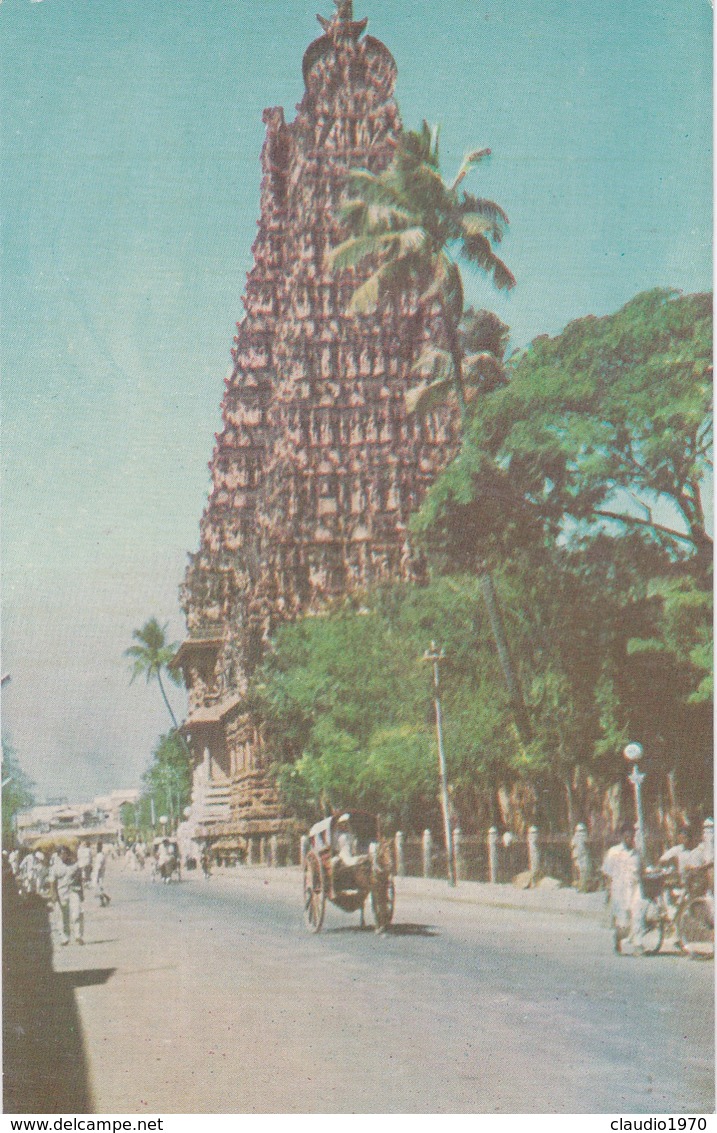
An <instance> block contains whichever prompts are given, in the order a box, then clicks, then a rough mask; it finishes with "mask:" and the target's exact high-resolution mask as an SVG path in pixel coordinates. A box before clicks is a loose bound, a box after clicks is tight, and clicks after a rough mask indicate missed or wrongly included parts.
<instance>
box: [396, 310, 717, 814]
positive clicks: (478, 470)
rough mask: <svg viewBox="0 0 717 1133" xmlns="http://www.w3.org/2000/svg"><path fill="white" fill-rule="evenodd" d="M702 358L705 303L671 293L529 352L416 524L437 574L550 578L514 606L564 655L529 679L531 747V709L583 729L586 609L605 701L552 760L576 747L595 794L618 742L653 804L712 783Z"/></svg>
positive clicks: (581, 324) (572, 329)
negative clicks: (645, 753) (635, 755)
mask: <svg viewBox="0 0 717 1133" xmlns="http://www.w3.org/2000/svg"><path fill="white" fill-rule="evenodd" d="M711 358H712V346H711V303H710V301H709V297H707V296H701V295H697V296H687V297H680V296H677V295H676V294H675V293H670V292H664V291H654V292H648V293H646V294H644V295H640V296H637V297H636V299H634V300H632V301H631V302H630V303H628V304H627V305H626V306H625V307H624V308H623V309H622V310H621V311H619V312H618V313H617V314H616V315H612V316H608V317H606V318H603V319H594V318H587V319H581V320H578V322H576V323H573V324H571V325H570V326H569V327H568V328H566V330H565V331H564V332H563V333H562V334H561V335H559V336H557V338H555V339H547V338H543V339H539V340H537V341H536V342H535V343H533V344H532V346H531V347H530V348H529V349H528V350H527V351H525V352H524V353H523V354H522V355H521V356H520V357H519V358H517V359H514V360H512V361H511V362H510V363H509V364H508V367H507V372H508V376H509V380H508V381H507V382H506V383H505V384H504V385H501V386H499V387H496V388H495V389H494V390H492V391H490V392H489V393H488V394H487V395H486V396H485V397H483V398H481V399H479V400H477V401H476V403H475V407H474V412H473V415H472V420H471V424H470V437H471V441H472V443H471V444H468V445H464V446H463V449H462V451H461V452H460V454H459V456H458V458H457V459H456V461H454V463H453V464H452V465H451V466H450V467H449V468H448V469H447V470H446V472H445V473H444V474H443V475H442V476H441V477H440V478H439V479H438V481H437V482H436V484H435V485H434V487H433V488H432V489H431V491H430V493H429V495H428V498H427V500H426V502H425V504H424V506H423V508H422V510H421V513H420V514H419V515H418V516H417V517H415V518H414V523H413V527H414V533H415V534H416V536H417V537H418V538H419V540H421V541H422V542H423V543H424V545H425V546H426V547H427V548H428V549H429V551H430V553H431V555H432V559H433V562H434V565H435V567H436V568H437V569H438V570H439V571H444V572H448V573H453V572H463V571H475V570H478V569H480V567H481V566H482V565H483V564H485V563H487V564H488V565H492V566H493V567H497V566H498V565H499V564H504V565H506V566H507V570H508V574H510V566H511V564H516V565H517V564H518V563H519V562H521V561H524V562H525V563H527V564H529V569H530V571H531V572H532V574H533V577H534V579H535V580H536V582H539V581H540V579H543V580H544V585H543V586H542V587H541V588H540V589H537V590H536V592H535V594H534V597H533V598H528V600H527V604H526V605H525V606H524V607H523V616H526V617H528V618H529V619H537V620H538V621H545V619H546V617H547V618H548V623H549V624H548V625H547V626H546V627H544V629H545V634H544V637H547V640H548V641H552V642H553V643H557V646H558V649H557V653H558V657H557V658H556V656H555V652H556V648H555V644H553V645H552V646H551V647H550V650H549V651H548V652H547V653H546V652H545V651H544V652H543V659H545V657H546V656H548V655H549V654H550V652H552V654H553V657H552V660H551V663H550V665H549V666H548V669H547V671H546V672H544V673H543V672H541V667H540V664H539V663H538V659H536V658H533V660H532V661H531V664H530V665H529V666H527V667H526V666H525V664H523V665H522V670H523V683H524V687H525V688H526V689H528V690H529V691H528V698H529V700H530V701H531V718H532V720H533V725H534V729H535V731H536V737H537V738H539V737H540V736H541V735H543V734H545V736H546V741H547V737H548V736H549V730H548V732H547V733H545V728H544V722H541V720H540V718H539V717H540V713H539V711H538V708H539V705H540V704H544V703H548V704H549V703H551V702H552V705H553V708H552V711H551V713H550V717H551V718H552V720H553V722H554V724H555V725H557V722H558V721H560V720H562V721H563V723H562V724H561V730H564V721H565V719H566V718H567V719H569V720H572V721H573V722H574V723H576V722H577V721H578V720H579V719H580V718H581V717H582V718H583V719H584V720H585V721H586V723H587V724H590V721H591V719H592V713H591V712H588V713H587V715H586V714H585V710H584V701H585V697H584V695H583V689H581V687H580V686H581V681H586V682H587V677H586V674H585V673H584V666H583V665H581V664H580V663H579V657H577V656H574V657H573V658H572V660H570V657H571V650H570V649H569V648H568V644H569V642H570V640H571V639H572V634H573V633H574V630H571V629H570V623H571V621H573V622H574V620H575V614H576V612H577V610H578V609H579V606H578V604H580V605H582V606H583V607H584V606H586V605H587V608H588V609H590V608H592V609H593V610H594V614H595V616H594V617H592V628H590V630H589V634H588V637H587V638H585V636H584V635H583V644H584V646H585V647H586V648H587V649H591V650H592V652H593V653H596V655H597V656H598V657H599V658H600V661H601V664H600V666H599V667H598V670H597V671H595V670H594V669H593V671H592V672H591V674H590V677H589V682H587V683H592V685H593V688H594V689H595V690H596V691H597V692H599V696H600V698H601V703H602V710H601V714H600V720H599V723H600V728H599V730H598V732H597V734H593V735H591V734H590V728H591V727H592V724H590V727H588V729H587V731H586V732H584V738H583V739H582V740H581V741H580V742H578V741H579V737H580V733H581V731H583V729H580V728H579V729H578V731H577V732H576V731H575V729H574V728H571V729H570V730H569V733H570V732H572V739H571V741H570V743H569V744H566V743H565V742H563V741H562V740H561V739H560V737H559V736H557V735H554V736H553V738H552V739H551V740H550V741H549V742H546V743H545V745H544V750H545V752H546V754H548V753H550V752H551V751H552V752H553V758H554V759H556V758H557V754H558V753H559V752H560V751H561V750H562V751H564V752H565V753H566V755H565V764H564V765H565V766H566V767H569V764H570V759H571V754H570V751H571V748H572V752H573V755H572V758H573V760H574V761H575V762H576V763H577V761H578V758H579V759H580V760H581V761H582V760H583V758H584V753H585V752H588V753H593V755H594V757H596V758H597V759H598V762H599V771H600V774H601V776H602V778H603V780H605V778H606V777H607V776H609V774H610V773H611V772H612V773H613V774H615V775H617V774H618V766H619V762H618V763H617V764H616V762H615V760H616V758H618V757H617V755H616V753H617V752H619V750H620V747H621V746H622V743H623V742H624V740H625V739H626V738H628V737H631V738H638V737H639V738H640V739H641V740H642V741H643V742H644V743H645V747H646V749H647V750H649V752H650V758H651V759H652V761H653V768H654V769H655V770H656V771H658V772H659V773H660V774H658V775H657V776H655V775H651V776H650V786H649V788H648V789H652V790H654V789H655V788H654V784H655V783H656V782H658V783H659V782H660V780H661V779H662V780H665V779H667V778H669V779H670V781H671V782H672V781H674V779H675V777H677V779H678V780H680V781H681V783H682V787H683V792H686V793H687V794H693V795H694V794H699V793H702V794H705V792H707V793H708V792H709V780H710V768H709V763H710V756H709V753H710V750H711V739H710V735H711V728H710V718H709V699H710V696H711V656H712V648H711V606H712V587H711V538H710V536H709V534H708V532H707V530H706V521H705V515H704V506H703V501H702V488H703V485H704V482H705V479H706V477H707V476H708V475H709V474H710V471H711V463H710V457H711V430H712V416H711V399H710V379H711ZM521 570H522V573H523V576H524V579H525V580H527V578H528V575H527V572H526V570H525V569H523V568H521ZM549 586H552V588H553V590H554V591H555V592H556V593H561V592H562V593H563V594H564V602H565V603H567V605H566V613H563V612H562V611H561V610H560V609H559V608H558V609H557V610H556V608H555V603H554V602H553V600H552V596H551V594H550V592H549ZM520 589H521V590H523V591H524V597H523V598H522V599H519V598H516V600H522V601H523V602H526V598H527V595H525V586H524V584H521V587H520ZM529 592H530V591H528V593H529ZM506 609H508V604H507V603H506ZM551 611H552V612H551ZM509 613H512V611H509ZM566 615H567V616H566ZM512 621H513V623H514V622H515V618H513V619H512ZM561 623H562V628H561ZM548 631H549V632H548ZM535 632H536V633H537V634H538V638H539V639H541V638H540V633H541V632H542V631H540V629H539V626H537V625H536V627H535ZM511 633H513V634H515V633H516V627H515V624H512V625H511ZM590 634H594V639H593V643H592V646H591V645H590ZM579 639H580V638H578V640H579ZM561 656H562V657H563V658H564V661H561V660H560V657H561ZM561 674H562V675H561ZM536 681H537V682H538V683H539V684H541V686H542V689H543V692H542V693H541V694H540V696H538V697H537V699H536V693H535V682H536ZM551 690H552V691H551ZM580 703H583V708H581V709H580V710H579V711H578V707H579V704H580ZM576 713H577V715H576ZM593 723H594V720H593ZM553 731H555V728H553ZM569 733H568V734H569ZM578 753H580V754H578ZM536 755H537V752H536V749H535V746H534V747H533V756H534V757H535V756H536ZM558 762H560V761H559V760H558ZM536 766H537V764H536ZM666 793H667V792H666ZM657 802H659V800H656V803H657ZM660 805H661V806H662V803H660ZM663 809H664V807H663Z"/></svg>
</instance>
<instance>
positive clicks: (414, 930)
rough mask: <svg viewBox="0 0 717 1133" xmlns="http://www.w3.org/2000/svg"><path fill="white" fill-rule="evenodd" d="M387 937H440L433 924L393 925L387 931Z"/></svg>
mask: <svg viewBox="0 0 717 1133" xmlns="http://www.w3.org/2000/svg"><path fill="white" fill-rule="evenodd" d="M386 935H387V936H440V935H441V934H440V932H439V931H438V929H437V928H436V927H435V925H432V924H392V925H389V926H388V928H387V929H386Z"/></svg>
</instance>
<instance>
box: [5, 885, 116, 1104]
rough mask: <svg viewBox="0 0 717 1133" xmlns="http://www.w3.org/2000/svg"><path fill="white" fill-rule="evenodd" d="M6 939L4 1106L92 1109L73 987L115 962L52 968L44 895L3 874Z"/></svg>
mask: <svg viewBox="0 0 717 1133" xmlns="http://www.w3.org/2000/svg"><path fill="white" fill-rule="evenodd" d="M2 940H3V957H2V975H3V1020H2V1033H3V1109H4V1112H5V1113H92V1112H93V1110H92V1098H91V1092H90V1086H89V1081H88V1074H87V1062H86V1058H85V1050H84V1043H83V1037H82V1028H81V1024H80V1019H79V1014H78V1011H77V1006H76V1004H75V995H74V989H75V988H76V987H87V986H90V985H92V984H97V983H105V982H106V981H107V980H108V979H109V978H110V976H111V975H112V973H113V971H114V969H113V968H104V969H95V970H88V971H77V972H54V971H53V968H52V940H51V930H50V921H49V916H48V909H47V906H46V904H45V902H44V901H42V900H41V899H40V898H39V897H30V898H26V899H23V898H20V897H18V895H17V890H16V889H15V885H14V883H13V881H12V877H10V879H9V883H8V882H7V881H6V878H5V875H4V876H3V923H2Z"/></svg>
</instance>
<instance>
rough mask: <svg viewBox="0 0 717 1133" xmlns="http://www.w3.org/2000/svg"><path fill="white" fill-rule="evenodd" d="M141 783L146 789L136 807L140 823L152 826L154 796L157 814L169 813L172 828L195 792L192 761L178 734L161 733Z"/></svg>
mask: <svg viewBox="0 0 717 1133" xmlns="http://www.w3.org/2000/svg"><path fill="white" fill-rule="evenodd" d="M142 782H143V784H144V789H143V792H142V798H141V799H140V803H139V805H138V807H137V810H138V815H137V818H136V822H137V824H138V825H145V824H146V825H147V826H148V825H149V822H148V821H147V820H148V817H149V816H148V813H147V812H148V810H150V807H149V806H148V803H149V800H150V799H153V800H154V808H155V817H156V818H159V816H160V815H162V814H166V815H167V817H168V818H169V820H170V825H171V827H176V825H177V824H178V823H179V822H181V820H182V814H183V811H184V808H185V807H186V806H187V805H188V804H189V802H190V799H191V794H192V762H191V759H190V757H189V755H188V753H187V749H186V746H185V745H184V744H182V743H181V742H180V740H179V737H178V736H177V734H176V733H174V732H169V733H167V734H166V735H164V736H160V738H159V740H158V742H157V745H156V747H155V749H154V752H153V755H152V763H151V765H150V767H149V769H148V770H147V771H146V772H145V773H144V775H143V776H142Z"/></svg>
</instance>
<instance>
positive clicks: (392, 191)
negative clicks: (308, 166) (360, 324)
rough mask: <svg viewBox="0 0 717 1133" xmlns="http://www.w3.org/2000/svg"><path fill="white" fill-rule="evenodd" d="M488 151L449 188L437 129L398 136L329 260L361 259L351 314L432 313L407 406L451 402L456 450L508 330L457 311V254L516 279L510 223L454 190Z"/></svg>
mask: <svg viewBox="0 0 717 1133" xmlns="http://www.w3.org/2000/svg"><path fill="white" fill-rule="evenodd" d="M490 152H491V151H490V150H489V149H482V150H475V151H473V152H472V153H470V154H468V156H467V157H466V158H464V160H463V163H462V165H461V167H460V169H459V170H458V173H457V175H456V176H455V178H454V179H453V181H452V182H451V183H448V182H446V181H444V180H443V177H442V176H441V173H440V167H439V148H438V130H437V129H431V127H430V126H429V125H428V123H427V122H425V121H424V122H423V124H422V127H421V129H420V130H417V131H413V130H407V131H405V132H404V133H402V134H400V135H399V138H398V141H397V145H396V151H395V154H394V157H393V159H392V161H391V163H390V165H389V166H388V168H387V169H385V170H384V171H383V172H382V173H371V172H370V171H369V170H366V169H356V170H353V171H351V172H350V173H349V178H348V183H349V191H350V193H351V194H352V195H351V196H350V198H349V200H348V201H347V202H346V204H345V205H344V206H343V208H342V216H343V219H344V221H345V223H346V226H347V227H348V230H349V233H350V235H349V236H348V238H347V239H346V240H344V241H343V242H342V243H341V244H339V245H338V246H337V247H336V248H334V250H333V251H332V253H331V257H330V263H331V266H332V267H333V268H334V269H335V270H341V269H345V268H351V267H356V266H358V265H360V264H363V263H364V262H366V261H369V264H370V274H369V276H368V278H367V279H365V280H364V282H363V283H361V284H360V285H359V287H357V289H356V291H355V292H354V293H353V295H352V297H351V303H350V307H349V309H350V310H351V311H352V312H353V313H354V314H371V313H372V312H374V311H375V310H376V309H377V308H378V307H379V306H380V305H381V304H382V303H383V302H388V301H390V300H395V299H397V298H398V297H399V296H401V295H404V294H415V295H416V297H417V299H418V302H419V304H420V305H422V306H423V307H424V309H425V310H426V312H431V311H434V310H437V311H438V313H439V314H440V316H441V324H442V327H443V333H444V341H445V345H444V346H437V345H433V344H432V345H429V346H427V347H426V348H425V349H424V350H423V351H422V353H421V355H420V356H419V358H418V360H417V361H416V362H415V363H414V367H413V369H414V371H416V372H417V373H420V374H421V375H422V376H423V378H424V381H423V382H422V383H421V384H419V385H418V386H417V387H416V388H415V389H413V390H410V391H409V393H408V394H407V396H406V408H407V410H408V411H409V412H416V411H422V412H426V411H428V410H429V409H432V408H435V407H436V406H437V405H440V404H443V403H444V402H445V401H446V400H448V399H449V398H450V397H451V396H454V397H455V398H456V400H457V402H458V407H459V411H460V415H461V424H462V427H463V441H464V444H465V443H469V442H470V438H469V437H468V436H467V423H468V404H469V402H470V401H471V400H472V398H473V397H474V396H475V395H476V394H477V393H478V392H480V391H481V390H486V389H489V388H492V387H493V386H494V385H496V384H499V383H500V382H501V381H504V380H505V370H504V366H503V356H504V354H505V348H506V343H507V334H508V328H507V327H506V326H505V325H504V324H503V323H502V322H501V320H500V319H498V318H497V316H495V315H493V314H491V313H490V312H488V311H479V312H473V311H469V312H465V311H464V298H463V279H462V276H461V271H460V268H459V266H458V264H457V262H456V259H455V256H456V255H460V256H461V257H462V258H463V259H464V260H466V262H467V263H469V264H471V265H472V266H473V267H477V268H479V269H481V270H482V271H484V272H486V273H487V274H488V275H489V276H492V278H493V282H494V283H495V285H496V287H498V288H501V289H510V288H511V287H514V286H515V277H514V276H513V274H512V272H511V271H510V270H509V269H508V268H507V267H506V265H505V264H504V263H503V261H502V260H501V259H499V257H498V256H497V254H496V252H495V250H494V245H496V244H499V243H500V241H501V240H502V238H503V232H504V229H505V227H506V226H507V224H508V217H507V216H506V214H505V213H504V211H503V209H502V208H500V206H499V205H497V204H496V203H495V202H494V201H489V200H485V199H484V198H482V197H474V196H473V195H472V194H471V193H467V192H465V190H463V189H461V185H462V183H463V181H464V179H465V177H466V175H467V174H468V173H469V171H470V170H471V169H473V168H475V167H476V166H477V165H479V164H480V163H481V162H482V161H483V160H484V159H485V158H487V157H488V156H489V155H490ZM466 316H467V317H466ZM482 586H483V593H484V598H485V602H486V608H487V611H488V616H489V620H490V623H491V629H492V632H493V636H494V638H495V642H496V647H497V650H498V655H499V658H500V663H501V666H502V668H503V672H504V675H505V679H506V683H507V686H508V690H509V694H510V699H511V702H512V705H513V712H514V717H515V721H516V726H517V729H518V732H519V734H520V736H521V738H522V739H524V740H529V739H530V723H529V720H528V718H527V714H526V711H525V706H524V702H523V697H522V694H521V692H520V686H519V684H518V681H517V678H516V675H515V671H514V667H513V664H512V660H511V656H510V650H509V648H508V642H507V639H506V636H505V630H504V627H503V622H502V618H501V616H500V609H499V606H498V602H497V597H496V594H495V589H494V586H493V581H492V578H491V576H490V574H489V573H488V572H487V571H485V572H484V573H483V577H482Z"/></svg>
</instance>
